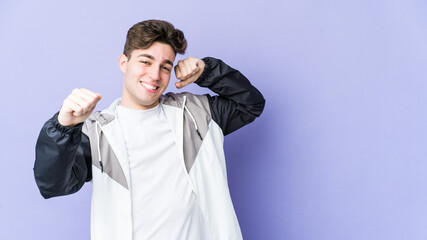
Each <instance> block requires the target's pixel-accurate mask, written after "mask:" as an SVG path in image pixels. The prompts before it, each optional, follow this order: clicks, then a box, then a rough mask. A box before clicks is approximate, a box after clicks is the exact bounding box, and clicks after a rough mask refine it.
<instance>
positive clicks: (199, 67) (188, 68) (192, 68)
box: [175, 57, 205, 89]
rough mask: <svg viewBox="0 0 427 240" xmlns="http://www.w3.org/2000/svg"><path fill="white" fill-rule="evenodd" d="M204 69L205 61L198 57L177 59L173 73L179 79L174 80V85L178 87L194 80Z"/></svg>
mask: <svg viewBox="0 0 427 240" xmlns="http://www.w3.org/2000/svg"><path fill="white" fill-rule="evenodd" d="M204 69H205V62H203V60H201V59H199V58H195V57H189V58H186V59H184V60H180V61H178V63H177V64H176V66H175V75H176V78H178V79H179V80H181V81H180V82H176V83H175V86H176V87H177V88H178V89H180V88H182V87H185V86H187V85H188V84H190V83H193V82H195V81H196V80H197V79H198V78H199V77H200V75H202V73H203V70H204Z"/></svg>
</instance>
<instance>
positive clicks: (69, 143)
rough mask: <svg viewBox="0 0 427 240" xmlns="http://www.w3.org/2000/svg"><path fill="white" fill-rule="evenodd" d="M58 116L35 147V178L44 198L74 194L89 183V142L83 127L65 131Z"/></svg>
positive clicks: (55, 116) (48, 124)
mask: <svg viewBox="0 0 427 240" xmlns="http://www.w3.org/2000/svg"><path fill="white" fill-rule="evenodd" d="M57 116H58V113H57V114H55V115H54V116H53V117H52V118H51V119H49V120H48V121H47V122H46V123H45V124H44V126H43V128H42V130H41V131H40V135H39V138H38V139H37V144H36V161H35V163H34V177H35V180H36V183H37V186H38V188H39V190H40V193H41V194H42V196H43V197H44V198H51V197H55V196H61V195H67V194H71V193H75V192H77V191H78V190H79V189H80V188H81V187H82V186H83V184H84V183H85V182H86V181H90V180H91V179H92V171H91V153H90V143H89V138H88V137H87V136H86V135H85V134H84V133H82V126H83V123H81V124H79V125H77V126H74V127H64V126H62V125H61V124H60V123H59V122H58V120H57Z"/></svg>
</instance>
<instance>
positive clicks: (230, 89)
mask: <svg viewBox="0 0 427 240" xmlns="http://www.w3.org/2000/svg"><path fill="white" fill-rule="evenodd" d="M202 60H203V61H204V62H205V65H206V66H205V69H204V71H203V73H202V75H201V76H200V78H199V79H197V81H196V83H197V84H198V85H199V86H201V87H207V88H209V89H210V90H211V91H213V92H215V93H217V94H218V95H219V96H209V95H208V100H209V104H210V110H211V114H212V119H213V120H214V121H215V122H216V123H217V124H218V125H219V126H220V127H221V129H222V132H223V133H224V135H227V134H229V133H232V132H233V131H235V130H237V129H239V128H241V127H243V126H244V125H246V124H248V123H251V122H252V121H254V120H255V118H256V117H259V116H260V115H261V113H262V111H263V109H264V105H265V99H264V97H263V96H262V94H261V93H260V92H259V91H258V90H257V89H256V88H255V87H254V86H252V84H251V83H250V82H249V80H248V79H247V78H246V77H245V76H243V74H241V73H240V72H239V71H237V70H236V69H233V68H231V67H230V66H228V65H226V64H225V63H224V62H223V61H221V60H219V59H215V58H212V57H206V58H203V59H202Z"/></svg>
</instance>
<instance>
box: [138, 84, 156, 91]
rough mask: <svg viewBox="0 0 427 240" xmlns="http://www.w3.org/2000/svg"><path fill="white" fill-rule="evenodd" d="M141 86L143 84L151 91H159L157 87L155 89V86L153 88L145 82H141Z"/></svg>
mask: <svg viewBox="0 0 427 240" xmlns="http://www.w3.org/2000/svg"><path fill="white" fill-rule="evenodd" d="M141 84H142V85H143V86H144V87H146V88H148V89H151V90H156V89H157V87H153V86H151V85H148V84H146V83H145V82H141Z"/></svg>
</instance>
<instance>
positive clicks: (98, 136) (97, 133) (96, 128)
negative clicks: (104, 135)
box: [95, 121, 104, 173]
mask: <svg viewBox="0 0 427 240" xmlns="http://www.w3.org/2000/svg"><path fill="white" fill-rule="evenodd" d="M98 126H99V127H101V126H100V125H99V123H98V121H97V122H96V126H95V131H96V136H97V138H96V140H97V144H96V147H97V148H98V157H99V165H100V166H101V173H102V172H104V166H103V165H102V161H101V147H100V146H99V138H101V136H100V135H99V132H98Z"/></svg>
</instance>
